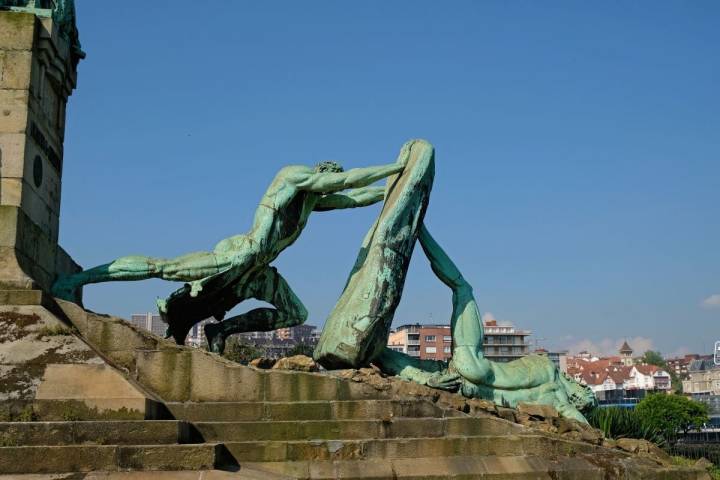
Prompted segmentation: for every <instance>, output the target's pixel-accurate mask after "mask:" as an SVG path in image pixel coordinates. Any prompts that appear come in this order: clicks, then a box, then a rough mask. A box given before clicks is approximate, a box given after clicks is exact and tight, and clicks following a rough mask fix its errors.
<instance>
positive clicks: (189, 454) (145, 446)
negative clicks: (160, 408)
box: [0, 420, 232, 473]
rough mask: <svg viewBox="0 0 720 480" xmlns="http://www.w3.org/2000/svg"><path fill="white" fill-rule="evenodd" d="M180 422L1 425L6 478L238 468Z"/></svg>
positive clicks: (0, 464) (1, 466)
mask: <svg viewBox="0 0 720 480" xmlns="http://www.w3.org/2000/svg"><path fill="white" fill-rule="evenodd" d="M192 436H193V435H192V433H191V429H190V428H189V425H188V424H187V423H185V422H179V421H177V420H169V421H163V420H155V421H154V420H135V421H133V420H119V421H58V422H4V423H0V445H2V447H0V473H58V472H90V471H122V470H198V469H212V468H216V467H226V466H229V467H231V466H232V463H227V462H228V461H230V462H231V460H230V457H228V456H227V455H224V454H225V452H226V451H225V450H224V448H223V447H222V445H220V444H218V443H212V442H207V443H192V439H191V438H192Z"/></svg>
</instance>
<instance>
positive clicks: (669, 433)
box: [635, 393, 710, 443]
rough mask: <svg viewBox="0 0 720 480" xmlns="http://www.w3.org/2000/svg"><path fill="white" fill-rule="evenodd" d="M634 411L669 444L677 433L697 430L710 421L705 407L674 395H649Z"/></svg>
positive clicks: (702, 404)
mask: <svg viewBox="0 0 720 480" xmlns="http://www.w3.org/2000/svg"><path fill="white" fill-rule="evenodd" d="M635 411H636V413H637V414H638V415H639V416H640V418H641V420H642V421H643V422H644V423H645V424H647V425H649V426H651V427H653V428H656V429H658V430H660V431H661V432H662V435H663V437H664V438H665V440H666V441H668V442H669V443H672V442H673V441H674V439H675V437H676V435H677V433H678V432H683V433H687V432H688V431H689V430H691V429H693V428H698V429H699V428H700V427H702V425H703V424H705V423H707V422H709V421H710V418H709V417H708V407H707V405H705V404H704V403H700V402H696V401H694V400H690V399H689V398H687V397H683V396H681V395H674V394H669V395H665V394H662V393H657V394H653V395H649V396H647V397H645V398H644V399H643V400H642V401H641V402H640V403H639V404H638V406H637V407H635Z"/></svg>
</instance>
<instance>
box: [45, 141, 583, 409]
mask: <svg viewBox="0 0 720 480" xmlns="http://www.w3.org/2000/svg"><path fill="white" fill-rule="evenodd" d="M434 171H435V152H434V149H433V147H432V145H431V144H430V143H428V142H426V141H424V140H411V141H409V142H407V143H406V144H405V145H403V147H402V149H401V150H400V155H399V156H398V159H397V161H396V162H395V163H393V164H389V165H383V166H377V167H370V168H358V169H353V170H350V171H347V172H344V171H343V170H342V167H340V166H339V165H338V164H336V163H334V162H324V163H321V164H319V165H317V166H316V167H315V168H310V167H305V166H288V167H285V168H283V169H281V170H280V172H278V174H277V175H276V177H275V179H274V180H273V181H272V183H271V184H270V187H269V188H268V190H267V192H266V193H265V195H264V196H263V198H262V200H261V202H260V205H259V207H258V209H257V211H256V213H255V220H254V223H253V226H252V229H251V230H250V231H249V232H248V233H246V234H243V235H236V236H234V237H230V238H227V239H225V240H222V241H221V242H220V243H218V244H217V245H216V246H215V248H214V250H213V251H212V252H197V253H191V254H188V255H184V256H181V257H177V258H173V259H159V258H151V257H145V256H129V257H122V258H119V259H117V260H115V261H113V262H111V263H108V264H105V265H100V266H98V267H95V268H92V269H90V270H86V271H84V272H80V273H78V274H75V275H71V276H68V277H64V278H60V279H58V281H57V282H56V283H55V285H54V287H53V293H54V294H55V295H56V296H58V297H61V298H66V299H70V300H72V299H74V298H75V297H76V292H77V291H78V289H79V288H80V287H82V286H83V285H86V284H90V283H98V282H108V281H122V280H143V279H147V278H162V279H165V280H170V281H182V282H187V283H185V285H184V286H183V287H181V288H180V289H178V290H177V291H175V292H174V293H172V294H171V295H170V296H169V297H168V298H167V299H165V300H159V301H158V307H159V310H160V313H161V315H162V316H163V318H164V319H165V321H166V322H167V323H168V335H169V336H172V337H174V338H175V340H176V342H178V343H183V342H184V340H185V338H186V336H187V333H188V331H189V330H190V328H191V327H192V326H193V325H194V324H195V323H197V322H199V321H200V320H203V319H206V318H209V317H215V318H217V319H218V320H222V319H223V318H224V316H225V314H226V313H227V311H229V310H230V309H231V308H233V307H234V306H235V305H237V304H238V303H240V302H242V301H243V300H246V299H249V298H254V299H258V300H262V301H266V302H268V303H270V304H271V305H272V306H273V307H274V308H256V309H253V310H250V311H248V312H246V313H243V314H241V315H237V316H235V317H232V318H229V319H227V320H223V321H221V322H219V323H211V324H207V325H206V326H205V333H206V336H207V339H208V342H209V346H210V348H211V349H212V350H213V351H215V352H222V351H223V349H224V344H225V339H226V338H227V336H229V335H232V334H234V333H241V332H249V331H269V330H275V329H277V328H281V327H288V326H293V325H297V324H300V323H302V322H304V321H305V319H306V318H307V311H306V310H305V307H304V306H303V304H302V302H301V301H300V299H298V297H297V296H296V295H295V294H294V292H293V291H292V289H291V288H290V286H289V285H288V284H287V282H286V281H285V280H284V279H283V278H282V276H281V275H280V274H279V273H278V271H277V270H276V269H275V268H274V267H271V266H270V263H271V262H273V261H274V260H275V259H276V258H277V257H278V255H279V254H280V253H281V252H282V251H283V250H284V249H286V248H287V247H288V246H290V245H292V243H293V242H294V241H295V240H296V239H297V238H298V236H299V235H300V233H301V232H302V230H303V228H304V227H305V225H306V223H307V221H308V218H309V216H310V214H311V213H312V212H313V211H324V210H336V209H344V208H354V207H361V206H366V205H370V204H373V203H376V202H378V201H380V200H383V199H384V200H385V201H384V204H383V208H382V211H381V213H380V216H379V217H378V220H377V221H376V222H375V224H374V225H373V226H372V227H371V229H370V231H369V232H368V234H367V235H366V237H365V239H364V241H363V243H362V246H361V248H360V253H359V254H358V257H357V260H356V262H355V265H354V267H353V269H352V271H351V273H350V276H349V278H348V281H347V284H346V285H345V289H344V290H343V293H342V295H341V297H340V299H339V300H338V302H337V304H336V306H335V308H334V309H333V311H332V313H331V314H330V316H329V318H328V320H327V322H326V323H325V326H324V328H323V332H322V334H321V337H320V341H319V343H318V345H317V348H316V350H315V352H314V357H315V358H316V359H317V360H318V362H319V363H321V364H322V365H323V366H324V367H326V368H328V369H335V368H348V367H354V368H357V367H362V366H367V365H369V364H370V363H375V364H376V365H378V366H379V367H380V368H381V369H382V370H384V371H385V372H387V373H390V374H393V375H399V376H401V377H403V378H405V379H408V380H412V381H415V382H418V383H421V384H424V385H428V386H431V387H434V388H440V389H445V390H450V391H457V390H459V391H460V392H461V393H462V394H463V395H465V396H467V397H477V398H484V399H488V400H492V401H494V402H496V403H497V404H500V405H507V406H516V405H517V404H518V403H520V402H528V403H539V404H548V405H552V406H554V407H555V408H556V409H557V410H558V412H560V413H561V414H562V415H564V416H566V417H570V418H575V419H577V420H580V421H585V419H584V417H583V415H582V413H581V411H582V410H583V409H585V408H587V407H589V406H592V405H594V403H595V396H594V395H593V393H592V391H590V390H589V389H587V388H585V387H583V386H581V385H579V384H578V383H576V382H574V381H573V380H571V379H570V378H568V377H566V376H564V375H562V374H561V373H560V372H559V371H558V370H557V368H556V367H555V366H554V364H553V363H552V362H551V361H550V360H549V359H547V358H546V357H540V356H529V357H525V358H522V359H520V360H516V361H514V362H510V363H495V362H491V361H489V360H487V359H486V358H485V357H484V356H483V352H482V344H483V342H482V340H483V327H482V321H481V318H480V314H479V311H478V308H477V304H476V302H475V298H474V296H473V292H472V288H471V287H470V285H469V284H468V282H467V281H466V280H465V279H464V278H463V276H462V275H461V274H460V271H459V270H458V268H457V267H456V266H455V264H454V263H453V262H452V261H451V260H450V258H449V257H448V256H447V254H446V253H445V252H444V251H443V249H442V248H441V247H440V246H439V245H438V244H437V242H435V240H434V239H433V238H432V237H431V236H430V233H429V232H428V231H427V230H426V229H425V227H424V226H423V220H424V216H425V211H426V209H427V206H428V202H429V198H430V192H431V190H432V184H433V178H434ZM386 177H387V185H386V186H385V187H372V186H370V185H371V184H372V183H374V182H376V181H378V180H380V179H382V178H386ZM351 188H352V189H354V190H348V191H345V190H347V189H351ZM417 240H419V241H420V244H421V246H422V248H423V250H424V252H425V255H426V256H427V257H428V259H429V260H430V264H431V266H432V269H433V271H434V272H435V274H436V275H437V276H438V278H439V279H440V280H441V281H442V282H443V283H445V284H446V285H447V286H448V287H450V288H451V290H452V303H453V313H452V320H451V330H452V340H453V343H452V349H453V354H452V360H451V361H450V362H449V364H446V363H444V362H439V361H429V360H420V359H416V358H413V357H410V356H408V355H405V354H402V353H399V352H394V351H392V350H390V349H388V348H387V347H386V344H387V337H388V334H389V330H390V325H391V323H392V320H393V316H394V313H395V309H396V308H397V306H398V304H399V302H400V298H401V296H402V291H403V287H404V284H405V277H406V275H407V269H408V266H409V263H410V258H411V257H412V253H413V249H414V247H415V243H416V241H417Z"/></svg>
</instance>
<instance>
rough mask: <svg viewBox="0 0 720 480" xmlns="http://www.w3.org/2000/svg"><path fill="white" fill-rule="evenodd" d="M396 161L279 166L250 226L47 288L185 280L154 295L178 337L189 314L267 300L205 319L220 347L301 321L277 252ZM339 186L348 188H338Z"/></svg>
mask: <svg viewBox="0 0 720 480" xmlns="http://www.w3.org/2000/svg"><path fill="white" fill-rule="evenodd" d="M403 168H404V163H403V158H402V157H401V158H400V159H399V161H398V162H396V163H393V164H389V165H383V166H376V167H369V168H356V169H352V170H349V171H347V172H345V171H343V169H342V167H341V166H340V165H338V164H336V163H334V162H323V163H320V164H319V165H317V166H316V167H315V168H311V167H306V166H287V167H284V168H282V169H281V170H280V171H279V172H278V174H277V175H276V176H275V179H274V180H273V181H272V183H271V184H270V187H269V188H268V190H267V191H266V193H265V195H264V196H263V198H262V200H261V201H260V205H259V206H258V209H257V210H256V212H255V219H254V222H253V226H252V229H251V230H250V231H249V232H248V233H246V234H243V235H236V236H234V237H230V238H227V239H225V240H222V241H221V242H220V243H218V244H217V245H216V246H215V248H214V250H213V251H212V252H196V253H190V254H188V255H183V256H180V257H177V258H172V259H161V258H151V257H145V256H128V257H122V258H119V259H117V260H115V261H113V262H110V263H107V264H104V265H100V266H98V267H95V268H91V269H89V270H86V271H83V272H80V273H77V274H74V275H70V276H67V277H63V278H60V279H58V280H57V281H56V283H55V285H54V286H53V293H54V294H55V295H56V296H57V297H60V298H65V299H69V300H76V292H77V291H78V289H79V288H80V287H82V286H83V285H86V284H90V283H99V282H110V281H128V280H144V279H148V278H162V279H164V280H170V281H181V282H188V283H186V284H185V285H184V286H183V287H181V288H180V289H179V290H177V291H175V292H174V293H173V294H171V295H170V296H169V297H168V298H167V299H166V300H159V301H158V307H159V310H160V314H161V315H162V317H163V318H164V320H165V321H166V322H167V324H168V336H172V337H173V338H174V339H175V341H176V342H177V343H180V344H182V343H184V341H185V338H186V337H187V334H188V332H189V330H190V328H192V326H193V325H195V324H196V323H197V322H199V321H201V320H204V319H206V318H210V317H215V318H216V319H218V320H221V319H222V318H223V317H224V316H225V314H226V312H227V311H228V310H230V309H231V308H233V307H234V306H235V305H237V304H238V303H240V302H241V301H243V300H246V299H249V298H255V299H257V300H262V301H266V302H268V303H270V304H271V305H273V306H274V307H275V308H256V309H253V310H250V311H248V312H246V313H243V314H241V315H238V316H235V317H232V318H229V319H227V320H224V321H222V322H220V323H215V324H213V323H210V324H207V325H206V326H205V333H206V335H207V339H208V343H209V346H210V348H211V349H212V350H213V351H215V352H222V351H223V349H224V344H225V339H226V338H227V336H228V335H232V334H234V333H241V332H252V331H269V330H275V329H278V328H282V327H289V326H293V325H298V324H300V323H303V322H304V321H305V320H306V318H307V311H306V309H305V307H304V306H303V304H302V302H301V301H300V300H299V299H298V298H297V296H296V295H295V294H294V292H293V291H292V290H291V288H290V286H289V285H288V284H287V282H286V281H285V280H284V279H283V278H282V276H281V275H280V274H279V273H278V272H277V270H276V269H275V268H274V267H271V266H269V265H270V263H271V262H272V261H274V260H275V259H276V258H277V256H278V255H279V254H280V253H281V252H282V251H283V250H285V249H286V248H287V247H289V246H290V245H292V244H293V242H295V240H296V239H297V238H298V237H299V236H300V233H301V232H302V230H303V228H304V227H305V225H306V223H307V221H308V218H309V216H310V214H311V213H312V212H313V211H326V210H336V209H344V208H354V207H362V206H366V205H371V204H373V203H376V202H378V201H380V200H382V199H383V198H384V189H383V188H382V187H371V186H369V185H371V184H372V183H375V182H376V181H378V180H380V179H382V178H385V177H387V176H389V175H393V174H395V173H398V172H400V171H402V169H403ZM347 189H354V190H349V191H344V190H347Z"/></svg>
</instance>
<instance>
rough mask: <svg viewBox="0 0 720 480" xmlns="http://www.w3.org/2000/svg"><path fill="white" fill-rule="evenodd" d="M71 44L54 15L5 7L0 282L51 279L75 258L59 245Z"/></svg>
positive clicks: (46, 282)
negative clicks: (42, 16)
mask: <svg viewBox="0 0 720 480" xmlns="http://www.w3.org/2000/svg"><path fill="white" fill-rule="evenodd" d="M75 83H76V72H75V66H74V65H73V63H72V60H71V56H70V51H69V46H68V45H67V42H66V41H65V40H64V39H62V38H61V37H60V36H59V35H58V33H57V29H56V28H55V26H54V25H53V23H52V20H51V19H49V18H39V17H36V16H35V15H33V14H31V13H18V12H7V11H5V12H0V289H13V288H35V287H41V288H43V289H45V290H47V289H49V288H50V286H51V285H52V281H53V279H54V276H55V274H56V273H57V269H58V267H60V268H61V269H62V270H61V271H63V272H68V271H74V270H76V269H77V265H75V264H74V262H72V261H71V260H70V259H69V257H68V255H67V254H65V253H64V252H63V251H62V250H61V249H59V247H58V246H57V241H58V234H59V216H60V196H61V195H60V192H61V179H62V165H63V139H64V135H65V106H66V103H67V99H68V97H69V96H70V94H71V93H72V91H73V89H74V88H75Z"/></svg>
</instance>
